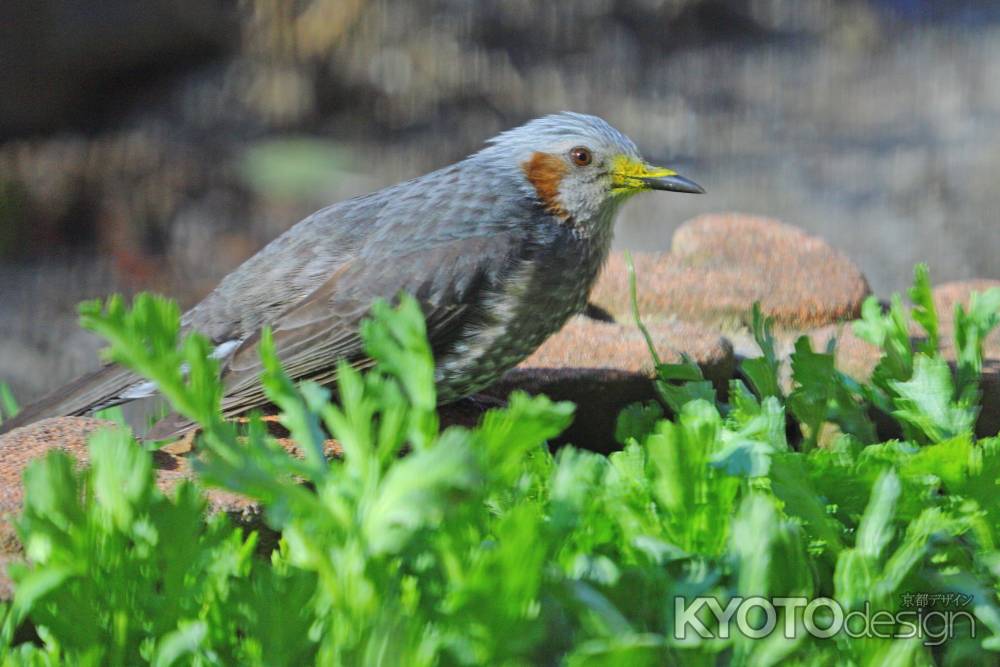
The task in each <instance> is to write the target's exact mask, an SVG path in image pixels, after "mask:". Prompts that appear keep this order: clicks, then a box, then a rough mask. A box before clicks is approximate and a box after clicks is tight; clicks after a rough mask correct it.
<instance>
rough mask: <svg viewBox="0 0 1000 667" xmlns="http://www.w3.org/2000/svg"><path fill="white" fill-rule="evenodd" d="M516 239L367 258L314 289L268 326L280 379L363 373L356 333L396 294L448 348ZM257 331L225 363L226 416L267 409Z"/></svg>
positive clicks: (168, 425)
mask: <svg viewBox="0 0 1000 667" xmlns="http://www.w3.org/2000/svg"><path fill="white" fill-rule="evenodd" d="M516 249H517V240H516V239H515V238H514V237H513V236H512V235H511V234H508V233H497V234H493V235H490V236H470V237H466V238H460V239H449V240H447V241H441V242H436V243H429V244H426V245H424V246H423V247H421V248H418V249H415V250H411V251H409V252H406V253H403V254H399V255H395V256H393V257H384V258H378V257H374V256H368V255H365V254H362V255H360V256H359V257H357V258H355V259H353V260H351V261H350V262H348V263H346V264H345V265H343V266H341V267H340V268H339V269H338V270H337V271H336V272H335V273H334V274H333V275H331V276H330V277H329V278H328V279H327V280H326V281H325V282H324V283H323V284H322V285H321V286H320V287H319V288H317V289H316V290H314V291H313V292H312V293H311V294H309V295H308V296H306V297H305V298H303V299H301V300H300V301H298V302H297V303H295V304H293V305H292V306H291V307H289V308H288V309H286V310H285V311H284V312H283V313H282V314H281V315H279V316H278V317H277V318H275V319H274V320H273V321H272V322H269V323H268V326H270V328H271V331H272V335H273V340H274V345H275V351H276V353H277V355H278V358H279V359H280V360H281V362H282V366H283V368H284V370H285V372H286V373H287V374H288V376H289V377H290V378H292V379H293V380H296V381H301V380H314V381H317V382H320V383H324V384H325V383H328V382H330V381H332V380H333V379H334V378H335V376H336V367H337V362H338V361H339V360H341V359H343V360H347V361H348V362H349V363H351V364H352V365H353V366H355V367H357V368H367V367H369V366H370V365H371V363H372V362H371V360H370V359H369V358H368V357H367V356H366V355H365V354H364V350H363V346H362V341H361V337H360V333H359V328H360V324H361V321H362V320H363V319H364V318H365V316H367V315H368V313H369V311H370V308H371V305H372V303H373V302H374V301H375V300H377V299H380V298H381V299H386V300H393V299H395V298H396V297H397V296H398V295H399V293H400V292H407V293H409V294H411V295H412V296H413V297H415V298H416V299H417V302H418V303H419V304H420V306H421V308H422V310H423V312H424V317H425V319H426V322H427V335H428V338H429V340H430V343H431V347H432V349H433V350H434V351H435V353H438V352H440V351H441V350H444V349H447V347H448V346H449V345H450V344H451V343H452V342H454V341H455V340H456V338H457V337H458V336H459V335H460V334H461V331H462V329H463V327H464V326H465V325H466V324H469V323H471V322H474V321H475V320H476V318H477V317H479V308H478V305H477V304H478V303H479V301H480V297H481V295H482V291H483V289H484V288H487V287H488V286H489V285H495V284H496V283H497V282H498V281H500V280H501V279H502V277H503V275H504V274H505V273H506V272H507V271H509V270H511V268H512V267H513V265H514V263H515V260H514V258H515V256H516ZM262 370H263V366H262V364H261V361H260V332H259V331H258V332H256V333H255V334H254V335H252V336H251V337H250V338H248V339H246V340H245V341H243V343H241V344H240V345H239V347H238V348H237V349H236V350H235V351H234V352H233V353H232V355H231V356H229V357H228V359H227V361H226V362H225V364H224V366H223V370H222V378H223V383H224V385H225V393H224V396H223V399H222V408H223V412H224V413H225V414H226V415H227V416H232V415H235V414H239V413H242V412H245V411H246V410H248V409H250V408H253V407H256V406H259V405H262V404H264V403H266V399H265V397H264V393H263V390H262V388H261V386H260V380H259V378H260V373H261V371H262ZM189 426H190V424H189V423H187V422H185V421H184V420H183V419H177V418H172V419H171V418H168V419H166V420H165V421H164V422H163V423H162V424H158V425H157V427H156V428H155V429H154V431H153V432H151V434H150V436H149V437H152V438H154V439H159V438H165V437H168V436H170V435H174V434H176V433H178V432H182V431H183V430H185V429H186V428H187V427H189Z"/></svg>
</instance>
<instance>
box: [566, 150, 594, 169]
mask: <svg viewBox="0 0 1000 667" xmlns="http://www.w3.org/2000/svg"><path fill="white" fill-rule="evenodd" d="M569 159H570V160H572V161H573V164H575V165H576V166H578V167H586V166H587V165H588V164H590V163H591V162H592V161H593V159H594V156H593V155H592V154H591V152H590V149H589V148H584V147H583V146H577V147H576V148H574V149H572V150H570V152H569Z"/></svg>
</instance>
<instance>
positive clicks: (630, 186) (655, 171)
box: [611, 156, 705, 195]
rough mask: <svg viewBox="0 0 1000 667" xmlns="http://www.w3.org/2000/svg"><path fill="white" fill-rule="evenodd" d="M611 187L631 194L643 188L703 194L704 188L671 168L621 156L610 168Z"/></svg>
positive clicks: (616, 190)
mask: <svg viewBox="0 0 1000 667" xmlns="http://www.w3.org/2000/svg"><path fill="white" fill-rule="evenodd" d="M611 182H612V188H613V189H614V191H615V192H619V193H622V194H631V193H635V192H642V191H643V190H666V191H669V192H689V193H691V194H695V195H702V194H705V188H703V187H701V186H700V185H698V184H697V183H695V182H694V181H692V180H690V179H687V178H684V177H683V176H681V175H680V174H678V173H677V172H676V171H674V170H673V169H667V168H665V167H654V166H652V165H649V164H646V163H645V162H641V161H638V160H633V159H630V158H628V157H625V156H622V157H620V158H618V159H616V160H615V161H614V164H613V165H612V169H611Z"/></svg>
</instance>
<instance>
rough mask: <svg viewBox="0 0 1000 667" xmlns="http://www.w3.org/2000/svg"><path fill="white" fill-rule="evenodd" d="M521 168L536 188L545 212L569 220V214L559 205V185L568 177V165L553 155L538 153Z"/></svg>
mask: <svg viewBox="0 0 1000 667" xmlns="http://www.w3.org/2000/svg"><path fill="white" fill-rule="evenodd" d="M521 168H522V169H524V175H525V176H527V177H528V181H529V182H530V183H531V184H532V185H533V186H535V192H537V193H538V198H539V199H540V200H541V201H542V204H543V205H544V206H545V210H546V211H548V212H549V213H551V214H552V215H555V216H558V217H560V218H568V217H569V213H567V212H566V209H564V208H563V207H562V204H560V203H559V184H560V183H562V179H563V176H565V175H566V171H567V166H566V163H565V162H564V161H563V160H562V159H560V158H558V157H556V156H555V155H552V154H551V153H541V152H537V153H535V154H533V155H532V156H531V159H530V160H528V161H527V162H525V163H524V164H522V165H521Z"/></svg>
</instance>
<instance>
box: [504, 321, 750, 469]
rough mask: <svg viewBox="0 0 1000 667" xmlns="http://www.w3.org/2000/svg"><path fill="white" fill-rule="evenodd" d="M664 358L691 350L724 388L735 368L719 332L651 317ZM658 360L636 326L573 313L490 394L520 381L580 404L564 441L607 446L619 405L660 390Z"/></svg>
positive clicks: (507, 390) (674, 359) (651, 327)
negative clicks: (656, 378)
mask: <svg viewBox="0 0 1000 667" xmlns="http://www.w3.org/2000/svg"><path fill="white" fill-rule="evenodd" d="M649 331H650V335H651V336H652V338H653V341H654V344H655V346H656V348H657V352H658V354H659V355H660V357H661V360H662V361H663V362H665V363H667V362H677V361H680V358H681V357H680V353H681V352H684V353H686V354H687V355H688V356H689V357H690V358H691V359H692V360H693V361H695V362H696V363H697V364H698V365H699V366H700V367H701V369H702V372H703V373H704V374H705V377H706V378H708V379H710V380H712V381H713V382H715V383H716V386H717V387H718V388H720V389H724V388H725V384H726V382H727V381H728V380H729V378H730V377H732V374H733V371H734V368H735V359H734V357H733V351H732V346H730V344H729V341H728V340H726V339H725V338H724V337H722V336H721V335H720V334H719V333H718V332H716V331H712V330H709V329H705V328H703V327H700V326H698V325H695V324H691V323H687V322H678V321H670V320H661V321H657V322H653V323H651V324H650V325H649ZM653 376H654V368H653V360H652V357H651V355H650V353H649V350H648V348H647V347H646V341H645V339H644V338H643V336H642V333H641V332H640V331H639V330H638V329H637V328H636V327H634V326H625V325H621V324H615V323H608V322H599V321H596V320H592V319H589V318H586V317H575V318H573V319H572V320H570V322H569V323H567V325H566V326H565V327H564V328H563V329H562V331H560V332H559V333H558V334H556V335H555V336H553V337H551V338H550V339H549V340H547V341H546V342H545V343H544V344H543V345H542V346H541V347H540V348H539V349H538V350H537V351H536V352H535V353H534V354H533V355H531V356H530V357H528V358H527V359H526V360H525V361H524V362H522V363H521V365H520V366H518V367H517V368H515V369H514V370H513V371H511V372H510V373H508V374H507V375H506V376H505V377H504V379H503V380H501V382H500V383H499V384H498V385H496V386H495V387H492V388H491V389H490V390H489V391H488V392H487V394H488V395H489V396H493V397H505V396H507V394H509V393H510V392H511V391H514V390H515V389H522V390H525V391H527V392H528V393H531V394H539V393H541V394H545V395H547V396H549V397H550V398H552V399H554V400H568V401H572V402H574V403H575V404H576V406H577V410H576V416H575V417H574V420H573V424H572V425H571V426H570V428H569V429H568V430H567V432H566V433H565V434H563V436H562V438H560V441H565V442H573V443H575V444H576V445H579V446H584V447H588V448H594V449H598V450H601V451H606V450H610V449H613V448H615V443H614V427H615V420H616V419H617V417H618V413H619V412H620V411H621V410H622V409H623V408H624V407H625V406H627V405H629V404H630V403H634V402H636V401H646V400H651V399H653V398H654V397H655V394H654V389H653V384H652V382H651V381H650V380H651V379H652V377H653Z"/></svg>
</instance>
